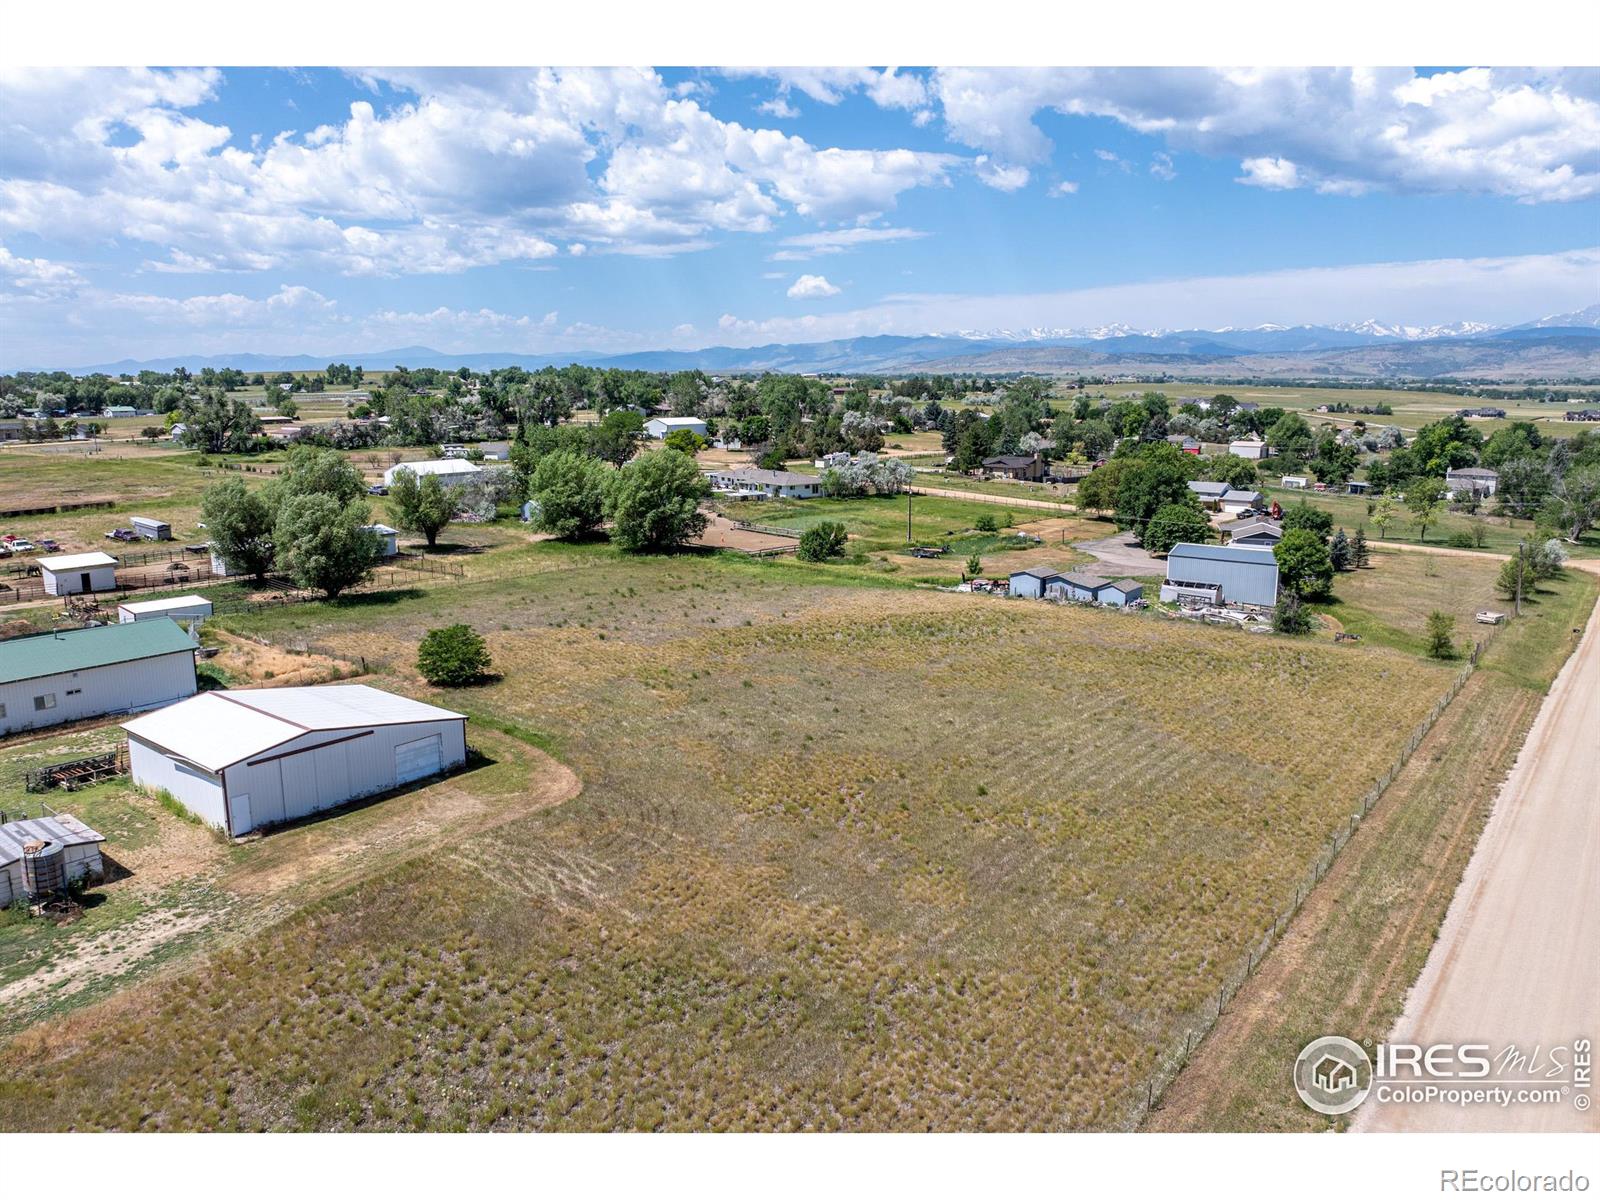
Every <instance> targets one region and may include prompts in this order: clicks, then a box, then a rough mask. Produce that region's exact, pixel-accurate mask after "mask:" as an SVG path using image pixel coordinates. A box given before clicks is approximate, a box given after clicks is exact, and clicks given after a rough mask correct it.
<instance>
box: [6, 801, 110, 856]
mask: <svg viewBox="0 0 1600 1200" xmlns="http://www.w3.org/2000/svg"><path fill="white" fill-rule="evenodd" d="M105 840H106V839H105V838H104V837H103V836H102V835H100V834H98V833H96V832H95V831H94V830H92V829H90V828H89V827H88V826H87V825H85V824H84V823H83V822H82V821H80V820H78V818H77V817H73V816H69V815H67V814H66V813H57V814H56V815H55V816H53V817H33V818H27V817H24V818H23V819H22V820H20V821H7V822H6V823H5V824H4V825H0V867H3V866H6V865H7V864H8V863H14V862H16V861H17V860H18V859H19V858H21V857H22V848H23V847H24V846H25V845H27V844H28V843H29V842H60V843H61V844H62V845H63V846H85V845H89V844H90V843H94V842H103V841H105Z"/></svg>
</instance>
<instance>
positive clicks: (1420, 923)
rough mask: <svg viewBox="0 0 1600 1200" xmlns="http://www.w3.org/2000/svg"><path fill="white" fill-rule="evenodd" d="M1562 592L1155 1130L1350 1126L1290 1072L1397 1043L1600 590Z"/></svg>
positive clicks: (1465, 709)
mask: <svg viewBox="0 0 1600 1200" xmlns="http://www.w3.org/2000/svg"><path fill="white" fill-rule="evenodd" d="M1399 557H1412V558H1420V557H1422V556H1421V555H1417V554H1411V555H1409V556H1408V555H1400V556H1399ZM1547 586H1548V591H1547V593H1546V594H1545V595H1544V596H1542V597H1541V602H1540V605H1539V607H1538V608H1537V609H1531V608H1530V609H1527V610H1525V611H1526V612H1527V613H1528V615H1527V616H1525V617H1524V618H1523V619H1522V620H1520V621H1515V622H1513V623H1512V624H1511V625H1510V626H1508V627H1507V628H1506V629H1505V630H1504V631H1503V632H1502V633H1501V634H1500V635H1499V636H1498V637H1497V638H1496V639H1495V641H1494V642H1493V643H1491V644H1490V646H1489V648H1488V650H1486V651H1485V653H1484V656H1483V659H1482V663H1481V666H1480V669H1479V670H1478V671H1477V672H1476V673H1475V674H1474V675H1473V677H1472V678H1471V679H1470V680H1468V682H1467V686H1466V687H1465V688H1464V689H1463V690H1462V692H1461V695H1460V696H1458V697H1457V698H1456V700H1455V703H1453V704H1452V705H1451V706H1450V708H1449V709H1447V710H1446V712H1445V714H1444V716H1443V717H1442V718H1440V720H1439V723H1438V724H1437V725H1435V726H1434V728H1433V730H1432V732H1430V733H1429V735H1428V736H1427V738H1426V739H1424V741H1423V742H1422V745H1421V746H1420V747H1418V749H1417V752H1416V754H1415V755H1413V756H1412V759H1411V761H1410V762H1409V763H1408V764H1407V765H1406V768H1405V770H1404V771H1402V772H1401V774H1400V776H1399V778H1397V779H1396V781H1395V783H1394V785H1393V786H1392V787H1391V788H1390V789H1389V791H1388V793H1386V794H1385V796H1384V798H1383V799H1382V800H1381V801H1379V803H1378V805H1377V807H1376V808H1374V809H1373V811H1372V813H1371V814H1370V815H1369V816H1368V817H1367V819H1366V820H1365V821H1364V822H1363V823H1362V826H1361V829H1360V831H1359V832H1358V833H1357V834H1356V835H1355V837H1353V838H1352V839H1351V841H1350V844H1349V845H1348V846H1346V847H1345V850H1344V853H1343V854H1342V855H1341V856H1340V858H1339V860H1338V861H1337V862H1336V863H1335V864H1334V867H1333V869H1332V870H1331V871H1330V872H1329V873H1328V875H1327V876H1326V878H1324V879H1323V881H1322V883H1321V884H1319V885H1318V886H1317V888H1316V890H1315V891H1313V892H1312V893H1311V896H1310V897H1309V899H1308V900H1307V901H1306V905H1305V907H1304V908H1302V909H1301V910H1300V913H1299V915H1298V916H1297V917H1296V918H1295V920H1294V922H1293V923H1292V924H1291V925H1290V926H1289V929H1288V931H1287V932H1286V933H1285V935H1284V937H1283V939H1282V940H1281V941H1280V942H1279V943H1278V946H1277V947H1276V948H1275V949H1274V950H1273V952H1272V953H1271V954H1270V955H1268V957H1267V959H1266V961H1265V963H1264V964H1263V965H1262V967H1261V969H1260V970H1259V971H1257V973H1256V974H1255V976H1254V977H1253V978H1251V979H1250V981H1249V982H1248V983H1246V984H1245V986H1244V987H1243V988H1242V989H1241V990H1240V992H1239V994H1238V995H1237V996H1235V997H1234V1000H1233V1003H1232V1004H1231V1005H1230V1006H1229V1009H1228V1011H1227V1012H1226V1013H1225V1014H1224V1015H1223V1017H1222V1019H1221V1020H1220V1021H1219V1022H1218V1024H1217V1027H1216V1028H1215V1030H1213V1032H1212V1033H1211V1035H1210V1036H1209V1037H1208V1038H1207V1039H1206V1041H1205V1042H1204V1043H1203V1044H1202V1045H1201V1047H1200V1048H1199V1050H1197V1051H1196V1052H1195V1055H1194V1057H1193V1058H1192V1059H1191V1060H1190V1063H1189V1065H1188V1066H1187V1067H1186V1068H1185V1069H1184V1071H1183V1073H1182V1074H1180V1075H1179V1076H1178V1079H1177V1081H1176V1082H1175V1083H1174V1084H1173V1086H1172V1087H1171V1089H1170V1090H1169V1091H1168V1092H1167V1094H1166V1097H1165V1098H1164V1100H1163V1101H1162V1104H1161V1106H1160V1107H1159V1108H1158V1109H1157V1111H1156V1112H1155V1113H1154V1114H1153V1115H1152V1116H1151V1118H1150V1119H1149V1120H1148V1121H1147V1122H1146V1125H1145V1128H1147V1129H1154V1130H1165V1131H1180V1130H1211V1131H1219V1132H1220V1131H1232V1132H1243V1131H1251V1132H1255V1131H1266V1130H1294V1131H1310V1130H1324V1129H1327V1128H1329V1127H1330V1126H1342V1125H1343V1124H1344V1121H1343V1119H1339V1120H1337V1121H1336V1120H1332V1119H1329V1118H1325V1117H1319V1116H1318V1115H1317V1114H1315V1113H1313V1112H1311V1111H1310V1110H1309V1109H1307V1108H1306V1107H1305V1105H1304V1104H1302V1103H1301V1102H1300V1099H1299V1097H1298V1096H1297V1095H1296V1094H1295V1092H1294V1089H1293V1088H1292V1087H1291V1086H1290V1085H1289V1071H1288V1066H1289V1064H1291V1063H1293V1061H1294V1058H1295V1055H1296V1054H1298V1053H1299V1051H1300V1048H1301V1047H1302V1046H1304V1045H1305V1044H1306V1042H1308V1041H1310V1040H1311V1039H1312V1038H1314V1037H1319V1036H1321V1035H1323V1034H1325V1033H1341V1034H1344V1035H1345V1036H1346V1037H1351V1038H1355V1039H1357V1040H1366V1039H1371V1040H1372V1041H1379V1040H1382V1039H1383V1038H1385V1037H1387V1036H1388V1035H1389V1033H1390V1031H1391V1029H1392V1028H1393V1026H1394V1022H1395V1020H1396V1018H1397V1017H1398V1016H1399V1014H1400V1011H1401V1008H1402V1007H1403V1005H1404V1002H1405V995H1406V992H1407V991H1408V990H1409V988H1410V987H1411V984H1412V983H1413V981H1414V980H1415V979H1416V978H1417V975H1418V973H1419V972H1420V971H1421V970H1422V966H1423V964H1424V963H1425V962H1426V961H1427V958H1428V954H1429V951H1430V950H1431V949H1432V947H1433V943H1434V939H1435V937H1436V936H1437V932H1438V929H1439V924H1440V922H1441V921H1443V919H1444V914H1445V910H1446V908H1448V906H1449V904H1450V900H1451V898H1452V897H1453V896H1454V894H1455V891H1456V886H1457V884H1458V883H1459V881H1460V879H1461V873H1462V871H1463V870H1464V869H1465V868H1466V864H1467V860H1468V859H1469V858H1470V857H1471V855H1472V850H1473V847H1474V846H1475V845H1476V844H1477V841H1478V835H1479V833H1481V832H1482V830H1483V825H1484V822H1485V821H1486V820H1487V819H1488V814H1489V810H1490V807H1491V806H1492V804H1493V802H1494V797H1495V794H1496V792H1497V791H1498V790H1499V787H1500V783H1501V780H1503V779H1504V778H1505V775H1506V773H1507V772H1508V771H1509V770H1510V768H1511V764H1512V762H1513V761H1514V760H1515V759H1516V756H1517V752H1518V750H1519V749H1520V747H1521V746H1522V743H1523V740H1524V738H1525V737H1526V735H1527V731H1528V727H1529V726H1530V725H1531V724H1532V722H1533V718H1534V716H1535V714H1536V713H1537V712H1538V708H1539V703H1540V701H1541V699H1542V698H1543V695H1544V693H1545V691H1546V690H1547V689H1548V688H1549V687H1550V684H1551V683H1552V682H1553V681H1554V679H1555V677H1556V675H1557V673H1558V672H1559V671H1560V669H1561V666H1562V664H1563V663H1565V662H1566V660H1567V658H1568V656H1569V655H1570V654H1571V653H1572V651H1573V649H1574V648H1575V646H1576V645H1577V640H1578V639H1577V637H1576V636H1575V635H1574V633H1573V632H1572V631H1573V630H1574V629H1581V628H1582V627H1583V625H1584V624H1585V622H1586V620H1587V617H1588V614H1589V612H1590V610H1591V609H1592V607H1593V605H1594V603H1595V594H1596V592H1597V591H1600V583H1597V581H1596V580H1595V579H1594V577H1593V576H1590V575H1587V574H1585V573H1584V572H1581V571H1568V572H1567V574H1566V577H1565V578H1563V579H1561V580H1559V581H1557V582H1554V583H1552V584H1549V585H1547ZM1397 898H1399V902H1398V903H1397Z"/></svg>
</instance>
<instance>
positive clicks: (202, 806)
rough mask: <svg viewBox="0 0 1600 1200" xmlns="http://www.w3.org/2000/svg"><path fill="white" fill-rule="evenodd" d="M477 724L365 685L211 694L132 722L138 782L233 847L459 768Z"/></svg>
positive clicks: (131, 755) (132, 761) (131, 756)
mask: <svg viewBox="0 0 1600 1200" xmlns="http://www.w3.org/2000/svg"><path fill="white" fill-rule="evenodd" d="M466 725H467V718H466V717H464V716H463V715H462V714H460V713H455V712H450V711H449V710H448V709H443V708H436V707H434V706H433V705H431V704H423V703H422V702H421V701H418V700H411V699H408V698H407V697H405V696H396V695H394V694H393V693H391V692H385V691H380V690H379V689H378V688H373V687H367V686H366V685H365V684H333V685H329V686H326V687H299V688H250V689H239V690H236V691H223V692H204V693H201V694H200V695H198V696H195V697H193V698H192V699H189V700H186V701H184V702H183V703H182V704H174V705H172V706H171V707H170V708H164V709H161V710H160V711H158V712H153V713H150V714H148V715H147V716H143V717H139V718H138V719H136V720H133V721H128V722H125V723H124V724H123V726H122V727H123V728H124V729H125V730H127V732H128V765H129V769H130V771H131V772H132V775H133V779H134V782H135V783H138V784H140V785H141V786H143V787H150V788H165V789H166V790H167V791H168V792H170V793H171V794H172V795H173V796H175V797H176V798H177V799H178V801H179V802H180V803H182V804H183V806H184V807H185V808H187V809H188V810H189V811H190V812H192V813H194V814H195V815H196V816H197V817H199V818H200V819H201V820H203V821H205V822H206V823H207V824H208V825H213V826H215V827H217V828H219V829H223V830H225V831H227V832H228V833H229V834H231V835H233V836H234V837H238V836H239V835H240V834H243V833H248V832H249V831H250V830H252V829H260V828H262V827H264V826H268V825H280V824H283V823H284V822H286V821H295V820H299V819H301V818H304V817H307V816H310V815H311V814H312V813H316V812H321V811H323V810H324V809H329V808H337V807H338V806H339V805H341V804H346V803H348V802H349V801H351V800H356V799H359V798H360V797H362V796H371V795H375V794H376V793H378V792H385V791H389V790H390V789H392V788H396V787H400V786H402V785H403V784H407V783H411V782H413V781H414V780H418V779H425V778H427V777H428V776H430V775H438V774H441V773H442V772H444V771H447V770H449V769H451V768H453V767H457V766H459V765H460V764H461V763H462V762H464V761H465V760H466V756H467V735H466Z"/></svg>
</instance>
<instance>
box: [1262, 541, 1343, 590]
mask: <svg viewBox="0 0 1600 1200" xmlns="http://www.w3.org/2000/svg"><path fill="white" fill-rule="evenodd" d="M1272 554H1273V557H1274V558H1276V559H1277V560H1278V587H1279V588H1280V589H1285V590H1288V591H1291V592H1294V593H1295V594H1296V595H1298V596H1300V597H1302V598H1304V599H1307V600H1316V599H1320V598H1322V597H1325V596H1327V595H1328V594H1329V593H1330V592H1331V591H1332V590H1333V559H1332V558H1331V557H1330V556H1329V554H1328V547H1327V546H1325V545H1323V542H1322V539H1321V538H1320V537H1318V536H1317V535H1316V534H1314V533H1312V532H1311V530H1309V529H1291V530H1289V531H1287V532H1286V533H1285V534H1284V535H1283V540H1282V541H1280V542H1279V543H1278V544H1277V545H1276V546H1274V547H1273V548H1272Z"/></svg>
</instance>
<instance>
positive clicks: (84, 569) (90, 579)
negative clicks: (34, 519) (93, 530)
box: [39, 550, 117, 596]
mask: <svg viewBox="0 0 1600 1200" xmlns="http://www.w3.org/2000/svg"><path fill="white" fill-rule="evenodd" d="M39 574H40V575H41V576H43V578H44V590H45V591H46V593H48V594H49V595H52V596H74V595H77V594H78V593H79V592H110V591H115V590H116V587H117V560H116V559H114V558H112V557H111V555H109V554H105V553H103V552H101V551H99V550H95V551H92V552H91V553H89V554H54V555H51V556H50V557H48V558H41V559H39Z"/></svg>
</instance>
